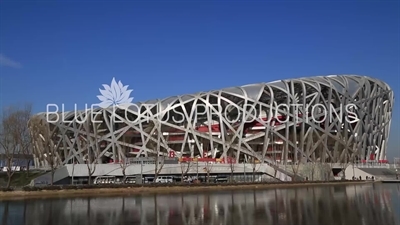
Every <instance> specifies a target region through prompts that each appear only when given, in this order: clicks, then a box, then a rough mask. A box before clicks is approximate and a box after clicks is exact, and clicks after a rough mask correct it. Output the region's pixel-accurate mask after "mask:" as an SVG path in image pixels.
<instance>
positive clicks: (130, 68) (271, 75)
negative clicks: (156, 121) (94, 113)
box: [0, 0, 400, 158]
mask: <svg viewBox="0 0 400 225" xmlns="http://www.w3.org/2000/svg"><path fill="white" fill-rule="evenodd" d="M399 29H400V2H399V1H324V0H321V1H285V0H280V1H132V2H128V1H84V0H83V1H53V2H51V1H18V0H14V1H3V0H0V63H1V66H0V79H1V80H0V106H1V107H3V106H7V105H10V104H16V103H23V102H32V103H33V104H34V111H35V112H41V111H45V110H46V104H48V103H55V104H59V105H60V104H61V103H64V104H65V105H66V108H69V109H71V108H73V105H74V103H77V104H78V105H81V106H82V108H83V107H84V104H85V103H89V104H91V103H97V102H98V99H97V97H96V96H97V95H98V94H99V88H101V85H102V84H109V83H110V82H111V79H112V78H113V77H115V78H116V79H117V80H121V81H122V82H123V83H124V84H125V85H129V87H130V88H132V89H134V91H133V93H132V95H133V96H134V97H135V100H136V101H142V100H148V99H156V98H164V97H168V96H171V95H177V94H186V93H193V92H198V91H206V90H211V89H219V88H223V87H230V86H237V85H244V84H250V83H257V82H268V81H273V80H278V79H286V78H296V77H304V76H314V75H326V74H360V75H368V76H372V77H376V78H380V79H382V80H384V81H385V82H387V83H389V84H390V85H391V87H392V88H393V90H394V92H395V93H396V94H397V93H400V87H399V84H400V83H399V77H400V76H399V75H400V66H399V65H400V30H399ZM396 96H397V95H396ZM399 112H400V110H399V104H396V105H395V111H394V119H393V123H392V134H391V139H390V146H389V148H390V152H389V153H388V156H389V157H390V158H391V157H393V156H394V155H399V152H400V149H399V146H400V138H399V137H400V118H399Z"/></svg>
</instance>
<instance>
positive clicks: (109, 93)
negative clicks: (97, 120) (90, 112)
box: [97, 78, 133, 108]
mask: <svg viewBox="0 0 400 225" xmlns="http://www.w3.org/2000/svg"><path fill="white" fill-rule="evenodd" d="M103 87H104V90H102V89H99V90H100V93H101V95H97V98H98V99H99V100H100V101H101V103H100V104H99V106H100V107H101V108H108V107H110V106H120V105H126V104H130V103H132V100H133V98H131V97H130V94H131V92H132V90H128V85H126V86H124V85H123V84H122V83H121V81H118V83H117V82H116V81H115V78H113V79H112V81H111V85H110V86H109V85H107V84H103Z"/></svg>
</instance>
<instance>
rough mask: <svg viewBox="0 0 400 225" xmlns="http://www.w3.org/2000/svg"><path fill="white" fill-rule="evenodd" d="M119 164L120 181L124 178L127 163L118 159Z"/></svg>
mask: <svg viewBox="0 0 400 225" xmlns="http://www.w3.org/2000/svg"><path fill="white" fill-rule="evenodd" d="M119 166H120V167H121V171H122V175H123V178H122V181H124V180H125V178H126V168H128V166H129V163H128V162H127V161H126V160H119Z"/></svg>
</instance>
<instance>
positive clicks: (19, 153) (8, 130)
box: [0, 104, 32, 187]
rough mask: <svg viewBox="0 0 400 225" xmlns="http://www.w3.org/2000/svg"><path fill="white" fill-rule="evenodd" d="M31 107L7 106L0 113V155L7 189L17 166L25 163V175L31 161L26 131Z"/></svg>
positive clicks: (29, 140) (30, 145)
mask: <svg viewBox="0 0 400 225" xmlns="http://www.w3.org/2000/svg"><path fill="white" fill-rule="evenodd" d="M31 113H32V105H31V104H24V105H20V106H9V107H7V108H5V109H3V111H2V112H1V120H0V155H1V160H2V164H3V168H5V171H6V173H7V187H10V185H11V179H12V177H13V175H14V174H15V172H16V171H17V166H21V164H23V163H22V162H24V163H25V171H26V175H28V174H29V166H30V164H31V161H32V142H31V138H30V134H29V129H28V121H29V119H30V118H31Z"/></svg>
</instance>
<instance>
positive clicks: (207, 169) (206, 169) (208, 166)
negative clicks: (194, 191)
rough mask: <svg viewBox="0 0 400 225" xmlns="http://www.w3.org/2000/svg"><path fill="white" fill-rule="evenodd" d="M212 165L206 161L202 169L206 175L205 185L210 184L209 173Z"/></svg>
mask: <svg viewBox="0 0 400 225" xmlns="http://www.w3.org/2000/svg"><path fill="white" fill-rule="evenodd" d="M213 165H214V164H212V163H210V162H209V161H208V160H207V161H206V165H205V167H204V170H205V171H206V173H207V183H210V173H211V170H212V167H213Z"/></svg>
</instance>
